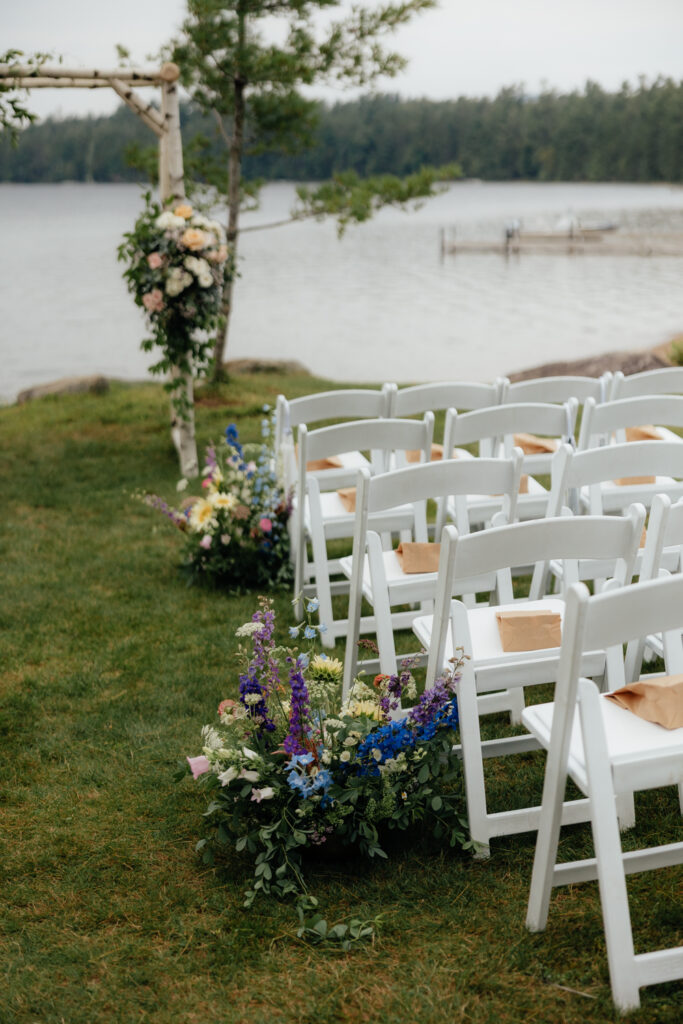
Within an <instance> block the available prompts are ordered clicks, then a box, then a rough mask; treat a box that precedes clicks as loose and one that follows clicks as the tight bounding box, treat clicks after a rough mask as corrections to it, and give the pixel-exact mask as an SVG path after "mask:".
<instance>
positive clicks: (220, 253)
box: [206, 245, 228, 263]
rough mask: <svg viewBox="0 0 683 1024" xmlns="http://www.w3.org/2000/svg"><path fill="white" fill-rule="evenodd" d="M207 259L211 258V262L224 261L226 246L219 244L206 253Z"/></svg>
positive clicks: (226, 256)
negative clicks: (216, 247)
mask: <svg viewBox="0 0 683 1024" xmlns="http://www.w3.org/2000/svg"><path fill="white" fill-rule="evenodd" d="M206 258H207V260H211V262H212V263H225V261H226V260H227V258H228V247H227V246H226V245H221V246H220V247H219V248H218V249H214V250H213V251H212V252H210V253H207V256H206Z"/></svg>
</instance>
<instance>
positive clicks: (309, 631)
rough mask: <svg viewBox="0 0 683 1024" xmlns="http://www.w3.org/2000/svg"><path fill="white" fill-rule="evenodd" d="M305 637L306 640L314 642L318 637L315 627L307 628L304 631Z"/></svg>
mask: <svg viewBox="0 0 683 1024" xmlns="http://www.w3.org/2000/svg"><path fill="white" fill-rule="evenodd" d="M304 637H305V638H306V640H314V639H315V637H316V629H315V626H306V628H305V629H304Z"/></svg>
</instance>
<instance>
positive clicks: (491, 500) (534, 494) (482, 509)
mask: <svg viewBox="0 0 683 1024" xmlns="http://www.w3.org/2000/svg"><path fill="white" fill-rule="evenodd" d="M528 488H529V490H528V493H527V494H520V495H518V497H517V518H518V519H540V518H541V517H543V516H544V515H545V514H546V506H547V504H548V497H549V491H547V490H546V488H545V487H544V486H543V485H542V484H540V483H539V482H538V480H536V478H535V477H533V476H530V477H529V478H528ZM502 504H503V503H502V499H501V498H499V497H498V495H496V494H468V496H467V514H468V516H469V521H470V523H471V524H472V525H478V524H481V523H487V522H489V521H490V520H491V519H492V518H493V516H494V515H495V513H496V512H499V511H500V509H501V508H502ZM446 509H447V513H448V516H449V517H450V518H451V519H453V520H454V521H457V514H456V503H455V501H454V500H453V499H452V498H449V500H448V503H447V505H446Z"/></svg>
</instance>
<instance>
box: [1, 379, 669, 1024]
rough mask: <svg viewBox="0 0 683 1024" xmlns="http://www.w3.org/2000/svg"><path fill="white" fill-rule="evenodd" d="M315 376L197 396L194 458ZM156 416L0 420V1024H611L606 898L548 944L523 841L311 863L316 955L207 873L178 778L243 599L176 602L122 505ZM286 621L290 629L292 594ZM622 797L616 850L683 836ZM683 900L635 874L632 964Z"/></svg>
mask: <svg viewBox="0 0 683 1024" xmlns="http://www.w3.org/2000/svg"><path fill="white" fill-rule="evenodd" d="M321 384H322V382H320V381H318V380H315V379H313V378H304V377H299V378H295V377H290V378H286V379H284V378H281V377H280V378H278V377H277V376H272V375H259V376H258V377H253V378H249V377H240V378H236V380H235V382H234V383H233V384H231V385H229V386H228V385H223V386H221V388H220V389H219V390H215V391H214V392H213V394H212V396H211V404H204V403H203V400H202V398H201V396H200V401H199V403H198V432H199V441H200V444H203V443H208V442H209V441H210V440H211V438H213V437H216V436H218V435H219V433H220V430H221V429H222V428H224V427H225V425H226V423H229V422H232V421H235V422H236V423H237V424H238V426H239V428H240V432H241V436H242V437H244V439H245V440H250V441H256V440H258V437H259V429H260V426H259V425H260V419H261V408H262V406H263V404H264V402H268V403H269V404H273V401H274V399H275V396H276V394H277V392H278V391H280V390H284V391H285V392H286V393H287V394H288V395H290V396H295V395H297V394H301V393H304V392H305V391H307V390H319V389H320V386H321ZM221 403H222V404H221ZM165 409H166V397H165V395H164V393H163V390H162V388H161V386H160V385H156V384H150V385H144V386H137V387H126V386H123V385H115V386H114V387H113V388H112V390H111V392H110V393H109V394H108V395H105V396H95V395H74V396H63V397H54V398H47V399H44V400H41V401H38V402H34V403H30V404H27V405H24V406H20V407H2V408H0V450H1V456H0V489H1V492H2V494H3V497H4V503H3V517H2V523H1V525H0V564H1V565H2V595H3V600H2V601H1V602H0V688H1V689H0V692H1V697H0V734H1V736H2V742H1V744H0V758H1V759H2V766H1V769H0V770H1V772H2V779H3V783H2V787H1V789H0V842H1V843H2V861H1V862H2V880H1V882H0V885H1V887H2V895H1V900H0V908H1V909H0V962H1V963H2V975H3V977H2V986H1V988H0V1020H1V1021H2V1022H3V1024H34V1022H36V1021H40V1022H41V1024H61V1022H64V1021H66V1022H68V1024H94V1022H103V1024H104V1022H107V1024H108V1022H111V1021H113V1020H115V1021H117V1022H118V1021H120V1022H125V1024H128V1022H138V1021H154V1022H155V1024H171V1022H173V1024H178V1022H179V1021H182V1022H188V1024H189V1022H194V1021H196V1022H200V1021H206V1020H208V1019H213V1020H216V1021H220V1022H221V1024H246V1022H248V1024H266V1022H268V1024H271V1022H291V1024H294V1022H300V1021H313V1020H315V1021H316V1024H332V1022H335V1024H336V1022H344V1021H370V1022H375V1021H377V1022H380V1021H381V1022H383V1024H395V1022H396V1024H397V1022H401V1024H403V1022H405V1021H415V1022H419V1024H437V1022H438V1024H442V1022H443V1021H444V1020H449V1021H451V1020H452V1021H459V1020H462V1021H468V1022H470V1021H471V1022H482V1024H483V1022H494V1021H495V1022H505V1024H518V1022H520V1021H538V1022H539V1024H547V1022H548V1021H562V1022H568V1024H579V1022H580V1024H604V1022H606V1021H617V1020H618V1019H620V1018H618V1017H617V1015H616V1013H615V1012H614V1010H613V1008H612V1003H611V999H610V993H609V986H608V980H607V967H606V961H605V950H604V941H603V933H602V926H601V921H600V909H599V900H598V896H597V889H596V887H595V886H592V885H588V886H575V887H573V888H571V889H569V890H562V891H560V892H558V893H557V894H556V895H554V897H553V900H552V906H551V915H550V922H549V926H548V930H547V932H546V933H545V934H541V935H530V934H529V933H528V932H526V930H525V929H524V926H523V921H524V914H525V906H526V897H527V891H528V884H529V877H530V871H531V862H532V857H533V845H534V844H533V838H532V837H531V836H519V837H508V838H506V839H504V840H499V841H497V842H494V843H493V856H492V858H491V860H490V861H489V862H488V863H479V862H475V861H473V860H471V859H469V858H464V857H462V856H461V855H458V856H454V855H453V854H452V853H451V852H439V851H438V850H434V849H433V848H430V846H429V844H428V843H425V842H423V840H422V839H421V838H420V837H419V836H418V837H416V838H415V842H414V845H413V846H411V847H409V848H407V849H403V850H402V851H396V852H395V853H394V855H393V856H392V859H391V860H390V861H389V862H382V863H378V864H376V865H373V866H371V867H368V866H367V865H366V864H364V863H362V862H358V861H355V860H352V859H351V860H343V859H342V860H337V861H335V860H331V861H330V862H329V863H321V864H319V865H317V866H312V867H311V869H310V870H311V872H312V879H313V881H314V887H315V891H316V893H317V895H318V897H319V899H320V901H321V906H322V907H323V908H324V918H325V920H326V922H327V925H328V928H327V930H328V931H332V930H333V929H334V928H336V926H337V925H341V926H346V927H347V932H342V931H337V932H336V933H335V934H336V936H338V939H339V941H334V939H333V940H332V941H321V942H318V943H317V944H316V945H312V944H311V942H310V941H309V940H310V938H311V936H310V935H309V934H307V933H308V932H310V931H311V930H313V931H316V934H318V935H321V931H320V926H319V923H318V927H317V928H316V920H315V917H307V919H306V922H305V923H304V922H298V921H297V920H296V919H294V918H293V916H292V910H291V907H289V906H287V905H283V904H280V903H278V902H276V901H268V903H267V908H266V906H265V905H262V908H261V912H260V913H258V914H254V913H250V912H249V911H245V910H242V909H241V902H242V892H243V890H244V887H245V884H247V883H248V879H249V876H250V864H249V862H248V861H243V860H241V859H240V858H239V857H238V856H235V855H231V856H229V857H228V858H227V859H226V860H225V861H224V862H223V863H222V864H221V865H220V866H219V867H218V868H217V869H210V868H206V867H202V865H201V863H200V862H199V861H198V859H197V856H196V854H195V852H194V845H195V842H196V837H197V831H196V828H197V817H198V814H200V813H201V809H202V807H203V804H204V800H203V797H202V795H201V793H199V792H198V791H197V790H196V788H194V787H193V786H192V785H189V784H188V785H185V784H182V785H177V784H176V783H174V782H173V779H172V776H173V772H174V769H175V766H176V763H177V761H178V757H179V756H182V755H183V754H185V753H192V752H194V750H195V746H196V738H197V728H198V724H201V723H202V722H203V721H205V719H206V715H207V710H208V711H209V712H210V710H211V709H213V708H214V707H215V706H216V705H217V703H218V701H219V700H221V699H222V698H224V697H225V696H226V688H229V686H230V685H232V686H234V688H235V693H236V691H237V682H236V676H235V673H234V672H233V671H232V665H233V663H234V655H235V650H236V647H235V645H236V643H237V640H235V639H234V638H233V633H234V629H233V627H234V625H235V624H238V623H240V622H244V621H246V619H248V618H249V616H250V614H251V611H252V607H253V604H252V599H251V598H246V599H245V598H241V597H230V598H228V597H225V596H222V595H220V594H216V593H212V592H207V591H205V590H202V589H198V588H191V589H189V590H188V589H187V588H186V587H185V586H184V584H183V583H182V581H181V580H179V579H178V575H177V572H176V569H175V567H174V557H173V555H174V549H175V537H174V536H173V535H172V534H171V533H170V531H168V530H167V529H166V527H165V524H163V523H162V524H159V525H158V527H156V528H155V525H154V523H153V522H151V521H150V514H149V510H147V509H145V508H144V507H142V506H141V505H140V504H139V503H136V502H133V501H131V499H130V494H131V493H132V492H133V491H134V490H136V489H138V488H140V487H143V486H144V487H147V486H152V487H154V489H155V490H156V491H157V492H159V493H162V494H165V495H166V496H167V498H168V499H169V500H170V499H171V498H172V497H173V495H174V493H175V484H176V457H175V452H174V450H173V449H172V447H171V445H170V442H169V440H168V432H167V429H166V428H165V426H164V411H165ZM275 607H276V610H277V612H278V615H279V617H280V619H281V620H282V621H283V622H284V621H286V618H287V616H288V615H289V613H290V608H289V602H288V598H287V597H286V596H282V597H278V596H276V597H275ZM337 653H339V654H341V651H338V652H337ZM508 760H509V759H508ZM487 773H488V777H489V784H490V787H491V793H492V797H493V804H494V806H498V807H504V806H506V805H507V804H508V802H509V801H510V800H511V799H512V796H511V794H510V793H509V789H510V786H509V780H510V774H509V768H508V767H507V766H506V764H502V765H498V764H495V763H491V764H489V765H488V766H487ZM541 777H542V769H541V766H540V762H539V760H538V759H537V757H536V756H535V755H531V754H526V755H522V756H521V757H520V758H519V759H518V764H517V765H516V768H515V799H517V798H518V799H519V800H520V803H521V802H522V801H523V800H524V799H526V798H530V799H532V798H533V797H534V796H537V795H538V794H539V792H540V782H541ZM636 806H637V821H638V824H637V828H636V830H635V832H634V834H633V835H632V836H629V837H628V840H627V842H628V844H629V845H634V844H635V843H637V842H638V841H642V840H644V839H647V838H648V837H650V833H651V829H652V826H653V820H654V818H653V815H654V813H655V812H658V813H659V812H663V813H664V814H665V816H666V818H665V820H666V825H665V828H664V830H663V833H662V839H670V838H672V837H673V836H675V835H676V834H677V832H678V831H680V816H679V814H678V811H677V802H676V799H675V794H674V792H673V790H671V791H667V792H665V793H663V794H661V795H656V794H645V795H643V796H639V797H638V798H637V800H636ZM589 846H590V843H589V839H588V833H587V830H586V829H585V827H574V828H572V829H569V830H567V832H566V834H563V840H562V853H563V856H565V857H567V858H569V857H573V856H575V855H577V854H583V853H585V852H586V851H587V850H588V849H589ZM680 886H681V872H680V871H676V870H673V869H670V870H666V871H662V872H659V873H657V875H656V876H654V875H652V874H650V875H646V876H632V877H631V878H630V879H629V890H630V892H631V895H632V909H633V913H634V919H635V921H634V923H635V927H636V934H637V936H638V945H639V948H641V949H644V948H654V947H656V946H657V945H658V944H661V943H663V942H666V941H669V942H670V941H671V937H672V933H674V932H675V930H676V928H677V927H679V926H680ZM378 919H379V920H378ZM367 922H373V923H374V925H375V927H374V931H375V934H376V938H375V939H374V942H368V941H367V940H366V939H363V938H362V932H363V929H364V927H366V923H367ZM377 923H379V928H377ZM299 932H301V935H300V937H298V933H299ZM321 937H322V936H321ZM356 937H358V938H359V939H360V941H356ZM347 940H348V944H347V946H346V947H345V946H344V942H345V941H347ZM642 1000H643V1009H642V1011H641V1012H640V1013H639V1014H634V1015H633V1017H632V1018H630V1019H633V1020H635V1021H643V1022H645V1021H647V1022H648V1024H677V1022H678V1021H679V1020H680V1007H681V988H680V985H663V986H656V987H653V988H650V989H647V990H645V991H644V993H643V996H642Z"/></svg>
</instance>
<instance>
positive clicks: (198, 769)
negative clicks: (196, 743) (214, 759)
mask: <svg viewBox="0 0 683 1024" xmlns="http://www.w3.org/2000/svg"><path fill="white" fill-rule="evenodd" d="M187 762H188V764H189V766H190V770H191V772H192V777H193V778H195V779H198V778H199V776H200V775H204V774H205V773H206V772H208V771H209V769H210V768H211V765H210V764H209V759H208V757H204V755H203V754H200V755H199V757H188V759H187Z"/></svg>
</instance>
